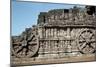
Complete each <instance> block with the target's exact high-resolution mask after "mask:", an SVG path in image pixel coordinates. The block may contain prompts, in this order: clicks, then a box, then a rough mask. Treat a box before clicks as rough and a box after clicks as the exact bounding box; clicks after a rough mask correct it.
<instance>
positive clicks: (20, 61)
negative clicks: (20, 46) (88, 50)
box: [11, 54, 96, 66]
mask: <svg viewBox="0 0 100 67" xmlns="http://www.w3.org/2000/svg"><path fill="white" fill-rule="evenodd" d="M88 61H96V56H95V54H91V55H80V56H67V57H64V58H56V59H50V58H48V59H42V60H35V58H13V59H11V65H14V66H23V65H38V64H59V63H71V62H88Z"/></svg>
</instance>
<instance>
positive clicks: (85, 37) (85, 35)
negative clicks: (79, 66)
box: [78, 29, 96, 54]
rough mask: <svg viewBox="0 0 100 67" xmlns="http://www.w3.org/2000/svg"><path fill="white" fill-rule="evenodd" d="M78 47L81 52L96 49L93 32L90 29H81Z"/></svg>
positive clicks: (84, 52)
mask: <svg viewBox="0 0 100 67" xmlns="http://www.w3.org/2000/svg"><path fill="white" fill-rule="evenodd" d="M78 48H79V50H80V52H81V53H83V54H89V53H94V52H95V49H96V41H95V33H94V32H93V31H92V30H88V29H87V30H83V31H81V33H80V35H79V38H78Z"/></svg>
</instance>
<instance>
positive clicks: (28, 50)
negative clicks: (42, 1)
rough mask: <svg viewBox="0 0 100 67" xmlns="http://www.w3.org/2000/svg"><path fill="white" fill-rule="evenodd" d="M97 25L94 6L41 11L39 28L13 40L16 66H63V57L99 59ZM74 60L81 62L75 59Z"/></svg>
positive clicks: (29, 30) (37, 26)
mask: <svg viewBox="0 0 100 67" xmlns="http://www.w3.org/2000/svg"><path fill="white" fill-rule="evenodd" d="M95 25H96V14H95V7H94V6H87V7H86V8H78V7H73V8H72V9H54V10H50V11H48V12H41V13H40V14H39V16H38V24H37V25H36V26H33V27H32V28H27V29H26V30H25V31H24V32H23V33H22V34H21V35H19V36H13V37H12V45H11V48H12V49H11V51H12V55H11V57H12V64H15V65H17V64H19V65H25V64H35V63H36V64H42V63H43V62H46V60H47V62H46V63H55V62H51V61H52V60H55V61H56V60H61V61H59V62H61V63H62V62H64V61H65V60H63V58H66V59H67V62H74V61H92V60H95V59H94V58H95V53H96V26H95ZM74 57H76V58H78V57H80V59H76V60H73V58H74ZM88 57H89V58H88ZM90 57H92V58H90ZM22 58H26V59H23V60H20V59H22ZM69 58H70V59H69ZM82 58H84V60H83V59H82ZM87 58H88V60H87ZM29 59H30V60H29ZM68 59H69V60H68ZM90 59H92V60H90ZM71 60H72V61H71ZM19 62H20V63H19ZM22 62H23V63H22ZM38 62H39V63H38ZM56 62H57V61H56ZM43 64H44V63H43Z"/></svg>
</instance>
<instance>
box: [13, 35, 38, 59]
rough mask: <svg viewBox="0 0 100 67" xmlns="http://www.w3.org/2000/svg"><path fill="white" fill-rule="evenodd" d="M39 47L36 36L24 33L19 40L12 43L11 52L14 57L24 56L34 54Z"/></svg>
mask: <svg viewBox="0 0 100 67" xmlns="http://www.w3.org/2000/svg"><path fill="white" fill-rule="evenodd" d="M38 49H39V44H38V37H36V36H35V35H33V33H31V34H29V36H28V34H27V33H26V34H25V35H24V36H23V38H21V40H19V41H18V42H14V43H12V52H13V54H14V55H15V56H16V57H21V58H26V57H32V56H34V55H35V54H36V53H37V51H38Z"/></svg>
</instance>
